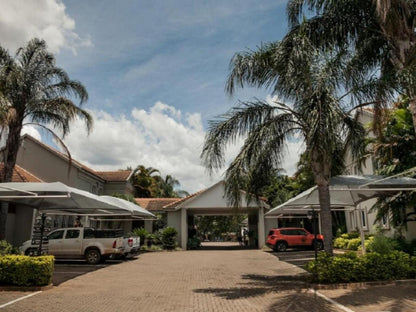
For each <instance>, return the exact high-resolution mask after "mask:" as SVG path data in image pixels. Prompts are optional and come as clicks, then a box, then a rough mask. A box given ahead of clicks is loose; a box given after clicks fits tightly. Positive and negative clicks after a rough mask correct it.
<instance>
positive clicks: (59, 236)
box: [48, 230, 64, 239]
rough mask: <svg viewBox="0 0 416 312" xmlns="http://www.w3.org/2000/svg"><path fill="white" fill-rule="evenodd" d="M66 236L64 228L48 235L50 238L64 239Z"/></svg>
mask: <svg viewBox="0 0 416 312" xmlns="http://www.w3.org/2000/svg"><path fill="white" fill-rule="evenodd" d="M63 237H64V230H62V231H56V232H52V233H51V234H49V235H48V238H49V239H62V238H63Z"/></svg>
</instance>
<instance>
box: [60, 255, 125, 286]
mask: <svg viewBox="0 0 416 312" xmlns="http://www.w3.org/2000/svg"><path fill="white" fill-rule="evenodd" d="M127 261H128V260H127ZM121 262H123V261H122V260H107V261H106V262H104V263H100V264H95V265H93V264H88V263H87V262H85V261H84V260H56V261H55V267H54V271H53V276H52V284H53V285H54V286H58V285H60V284H61V283H63V282H66V281H68V280H70V279H73V278H76V277H78V276H80V275H84V274H86V273H89V272H93V271H96V270H100V269H104V268H106V267H108V266H111V265H115V264H119V263H121Z"/></svg>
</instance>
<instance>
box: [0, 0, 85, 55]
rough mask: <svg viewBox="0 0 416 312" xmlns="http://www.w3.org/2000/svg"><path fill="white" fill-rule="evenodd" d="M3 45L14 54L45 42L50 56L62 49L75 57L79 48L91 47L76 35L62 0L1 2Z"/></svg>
mask: <svg viewBox="0 0 416 312" xmlns="http://www.w3.org/2000/svg"><path fill="white" fill-rule="evenodd" d="M0 4H1V10H0V44H1V46H3V47H4V48H7V49H9V50H10V51H11V52H12V53H14V51H16V49H17V48H19V47H21V46H24V45H25V44H26V42H28V41H29V40H30V39H32V38H34V37H38V38H41V39H44V40H45V41H46V42H47V44H48V48H49V50H50V51H51V52H59V50H60V49H61V48H63V47H65V48H69V49H71V50H72V51H73V53H75V54H76V49H77V48H78V47H80V46H91V45H92V43H91V41H90V40H89V39H88V38H81V37H80V36H79V35H78V34H77V33H76V32H75V21H74V20H73V19H72V18H71V17H70V16H68V15H67V14H66V12H65V5H64V4H63V3H62V2H61V1H60V0H36V1H35V0H29V1H26V0H13V1H8V0H0Z"/></svg>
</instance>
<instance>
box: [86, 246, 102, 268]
mask: <svg viewBox="0 0 416 312" xmlns="http://www.w3.org/2000/svg"><path fill="white" fill-rule="evenodd" d="M85 260H87V262H88V263H89V264H97V263H99V262H100V261H101V254H100V251H99V250H97V249H88V250H87V251H86V252H85Z"/></svg>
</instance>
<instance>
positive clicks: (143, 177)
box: [133, 165, 160, 198]
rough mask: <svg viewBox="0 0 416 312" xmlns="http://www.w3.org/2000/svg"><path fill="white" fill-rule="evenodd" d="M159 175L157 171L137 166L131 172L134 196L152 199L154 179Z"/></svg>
mask: <svg viewBox="0 0 416 312" xmlns="http://www.w3.org/2000/svg"><path fill="white" fill-rule="evenodd" d="M159 174H160V172H159V170H158V169H155V168H152V167H145V166H143V165H139V166H137V168H136V169H134V172H133V185H134V188H135V196H136V197H142V198H150V197H153V194H152V189H153V187H154V184H155V177H158V176H159Z"/></svg>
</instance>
